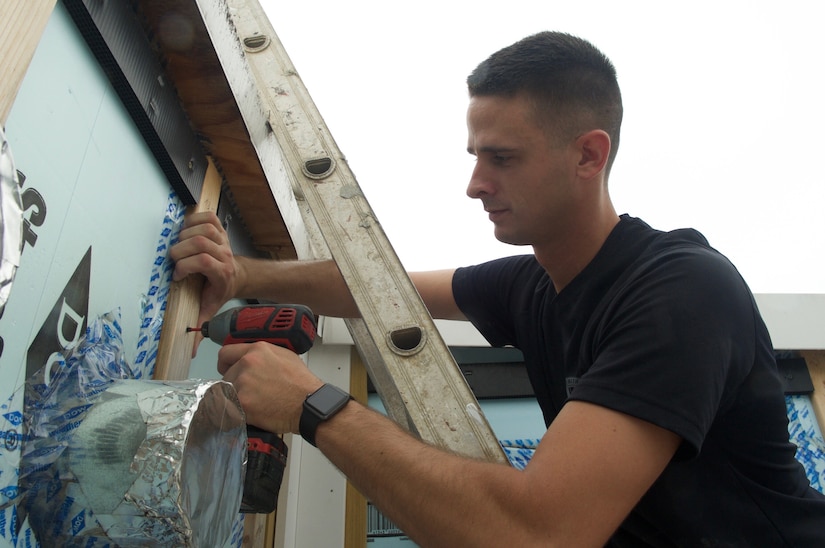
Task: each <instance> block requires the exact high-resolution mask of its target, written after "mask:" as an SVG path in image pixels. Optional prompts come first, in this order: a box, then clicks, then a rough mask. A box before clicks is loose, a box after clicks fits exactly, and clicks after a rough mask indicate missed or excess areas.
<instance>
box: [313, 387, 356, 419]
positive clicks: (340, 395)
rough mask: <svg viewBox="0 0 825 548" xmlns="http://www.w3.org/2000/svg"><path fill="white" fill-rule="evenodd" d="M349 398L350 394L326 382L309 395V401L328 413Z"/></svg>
mask: <svg viewBox="0 0 825 548" xmlns="http://www.w3.org/2000/svg"><path fill="white" fill-rule="evenodd" d="M348 399H349V395H348V394H346V393H344V392H342V391H341V390H338V389H336V388H335V387H334V386H332V385H330V384H325V385H324V386H322V387H321V388H320V389H318V391H317V392H315V393H314V394H312V396H310V397H309V400H308V402H309V403H310V405H312V407H314V408H315V409H317V410H318V411H320V412H321V413H323V414H327V413H329V412H330V411H331V410H333V408H334V407H335V406H336V405H337V404H339V403H341V401H346V400H348Z"/></svg>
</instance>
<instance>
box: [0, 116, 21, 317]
mask: <svg viewBox="0 0 825 548" xmlns="http://www.w3.org/2000/svg"><path fill="white" fill-rule="evenodd" d="M22 252H23V202H22V200H21V198H20V186H19V183H18V179H17V170H16V169H15V168H14V158H13V157H12V154H11V148H10V147H9V143H8V141H7V140H6V135H5V134H4V133H3V130H2V128H0V316H2V315H3V309H4V308H5V306H6V301H8V299H9V293H11V284H12V282H13V281H14V274H15V272H16V271H17V267H18V266H20V255H21V254H22Z"/></svg>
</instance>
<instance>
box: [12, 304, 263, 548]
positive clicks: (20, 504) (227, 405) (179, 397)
mask: <svg viewBox="0 0 825 548" xmlns="http://www.w3.org/2000/svg"><path fill="white" fill-rule="evenodd" d="M25 392H26V393H25V398H24V401H25V403H24V424H23V432H24V433H23V440H22V441H23V447H22V455H21V461H20V469H19V477H18V489H17V492H16V494H15V495H14V496H13V497H12V499H11V500H9V501H7V502H6V503H5V504H0V506H7V505H9V504H10V505H13V507H12V516H13V518H14V521H15V522H16V523H17V525H16V526H14V527H13V529H14V530H17V529H18V528H19V525H20V524H22V523H24V522H26V521H28V523H29V524H30V525H31V528H32V531H33V532H34V534H35V536H36V540H37V543H39V545H41V546H69V547H74V546H78V547H79V546H83V547H87V548H96V547H112V546H120V547H138V546H140V547H144V546H145V547H149V546H152V547H155V546H176V547H177V546H183V547H210V548H212V547H222V546H226V545H227V542H228V541H230V537H231V536H232V535H233V534H234V531H233V529H234V528H236V527H235V526H236V525H237V523H238V516H239V510H240V506H241V498H242V496H243V479H244V473H245V465H246V455H247V451H246V442H247V440H246V424H245V418H244V415H243V411H242V409H241V407H240V403H239V402H238V399H237V395H236V393H235V390H234V388H233V387H232V385H231V384H230V383H226V382H224V381H219V380H211V381H204V380H198V379H191V380H187V381H152V380H142V379H136V378H135V375H134V372H133V371H132V368H131V366H130V365H129V364H128V363H127V361H126V360H125V359H124V357H123V353H122V339H121V331H120V325H119V316H118V315H116V314H114V313H110V314H107V315H104V316H103V317H101V318H97V319H95V320H93V321H91V322H90V325H89V328H88V329H87V335H86V338H85V340H83V341H82V342H81V343H80V344H79V345H78V346H77V347H76V348H74V349H73V350H72V351H71V352H69V353H68V354H67V355H59V354H55V355H53V356H52V358H51V363H49V364H47V365H46V366H45V367H44V368H43V369H42V370H40V371H38V372H37V373H36V374H34V375H32V377H31V378H29V379H27V381H26V386H25Z"/></svg>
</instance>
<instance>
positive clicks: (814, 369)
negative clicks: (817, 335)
mask: <svg viewBox="0 0 825 548" xmlns="http://www.w3.org/2000/svg"><path fill="white" fill-rule="evenodd" d="M800 353H801V354H802V357H803V358H805V362H806V363H807V364H808V371H809V372H810V374H811V381H813V385H814V391H813V394H811V405H812V406H813V408H814V415H816V422H818V423H819V429H820V430H821V431H822V432H825V350H803V351H802V352H800Z"/></svg>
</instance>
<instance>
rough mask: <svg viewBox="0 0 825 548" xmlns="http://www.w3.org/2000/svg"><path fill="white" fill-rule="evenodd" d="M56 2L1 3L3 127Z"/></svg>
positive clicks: (5, 0)
mask: <svg viewBox="0 0 825 548" xmlns="http://www.w3.org/2000/svg"><path fill="white" fill-rule="evenodd" d="M55 2H56V0H2V1H0V59H2V60H3V77H2V78H0V124H2V125H5V124H6V118H8V116H9V112H10V111H11V107H12V105H13V104H14V99H15V98H16V97H17V92H18V91H19V90H20V84H21V83H22V82H23V77H24V76H25V75H26V71H27V70H28V69H29V63H31V60H32V57H34V51H35V50H36V49H37V44H39V43H40V37H41V36H42V35H43V29H45V28H46V23H47V22H48V21H49V17H50V16H51V14H52V10H54V5H55Z"/></svg>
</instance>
